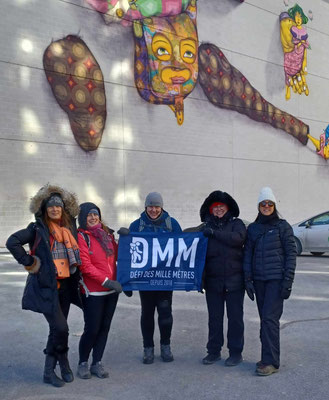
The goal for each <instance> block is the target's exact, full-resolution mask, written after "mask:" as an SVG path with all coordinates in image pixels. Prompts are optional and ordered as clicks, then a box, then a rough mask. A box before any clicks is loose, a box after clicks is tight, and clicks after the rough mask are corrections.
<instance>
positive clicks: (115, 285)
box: [102, 279, 122, 293]
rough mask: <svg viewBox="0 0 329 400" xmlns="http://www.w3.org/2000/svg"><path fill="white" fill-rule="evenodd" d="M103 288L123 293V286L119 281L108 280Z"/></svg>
mask: <svg viewBox="0 0 329 400" xmlns="http://www.w3.org/2000/svg"><path fill="white" fill-rule="evenodd" d="M102 286H103V287H105V288H107V289H110V290H115V291H116V293H121V292H122V286H121V283H120V282H118V281H110V280H109V279H107V280H106V281H105V282H104V283H103V285H102Z"/></svg>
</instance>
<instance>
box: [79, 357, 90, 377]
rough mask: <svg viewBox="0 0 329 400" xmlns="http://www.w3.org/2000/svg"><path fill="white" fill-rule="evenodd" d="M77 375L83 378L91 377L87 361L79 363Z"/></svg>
mask: <svg viewBox="0 0 329 400" xmlns="http://www.w3.org/2000/svg"><path fill="white" fill-rule="evenodd" d="M77 375H78V377H79V378H81V379H90V378H91V374H90V371H89V365H88V362H87V361H85V362H82V363H81V364H79V365H78V372H77Z"/></svg>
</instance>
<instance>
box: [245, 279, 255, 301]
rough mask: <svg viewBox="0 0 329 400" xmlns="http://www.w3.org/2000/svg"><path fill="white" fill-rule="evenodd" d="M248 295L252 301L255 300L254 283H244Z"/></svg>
mask: <svg viewBox="0 0 329 400" xmlns="http://www.w3.org/2000/svg"><path fill="white" fill-rule="evenodd" d="M244 285H245V288H246V292H247V295H248V297H249V299H250V300H251V301H254V300H255V288H254V284H253V283H252V281H245V283H244Z"/></svg>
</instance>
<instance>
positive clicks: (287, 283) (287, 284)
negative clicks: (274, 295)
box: [281, 279, 292, 300]
mask: <svg viewBox="0 0 329 400" xmlns="http://www.w3.org/2000/svg"><path fill="white" fill-rule="evenodd" d="M291 288H292V281H291V280H288V279H284V280H283V281H282V285H281V298H282V299H283V300H287V299H289V297H290V295H291Z"/></svg>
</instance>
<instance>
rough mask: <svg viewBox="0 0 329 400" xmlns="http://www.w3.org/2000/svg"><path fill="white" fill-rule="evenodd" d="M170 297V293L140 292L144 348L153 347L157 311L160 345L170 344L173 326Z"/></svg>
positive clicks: (171, 293)
mask: <svg viewBox="0 0 329 400" xmlns="http://www.w3.org/2000/svg"><path fill="white" fill-rule="evenodd" d="M172 295H173V292H170V291H154V292H148V291H140V292H139V296H140V299H141V305H142V315H141V328H142V335H143V344H144V347H154V341H153V335H154V313H155V308H157V311H158V324H159V330H160V343H161V344H170V336H171V330H172V325H173V317H172V310H171V304H172Z"/></svg>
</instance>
